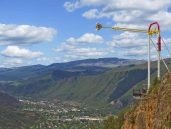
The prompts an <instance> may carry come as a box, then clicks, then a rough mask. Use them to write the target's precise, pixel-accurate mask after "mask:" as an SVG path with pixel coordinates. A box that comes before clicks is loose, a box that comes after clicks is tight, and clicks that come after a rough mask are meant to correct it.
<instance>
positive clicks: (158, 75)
mask: <svg viewBox="0 0 171 129" xmlns="http://www.w3.org/2000/svg"><path fill="white" fill-rule="evenodd" d="M160 59H161V57H160V51H158V74H157V77H158V80H160Z"/></svg>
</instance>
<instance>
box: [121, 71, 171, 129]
mask: <svg viewBox="0 0 171 129" xmlns="http://www.w3.org/2000/svg"><path fill="white" fill-rule="evenodd" d="M124 117H125V121H124V125H123V126H122V129H171V72H170V73H167V74H166V75H165V76H164V77H163V78H162V79H161V82H157V83H155V84H154V85H153V86H152V87H151V89H150V91H149V94H148V95H147V96H145V97H144V99H143V100H141V101H140V102H139V103H138V104H137V106H135V107H134V108H132V109H131V110H130V111H129V112H127V113H126V114H125V116H124Z"/></svg>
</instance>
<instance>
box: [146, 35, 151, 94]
mask: <svg viewBox="0 0 171 129" xmlns="http://www.w3.org/2000/svg"><path fill="white" fill-rule="evenodd" d="M148 40H149V41H148V89H147V92H148V91H149V89H150V41H151V36H150V35H148Z"/></svg>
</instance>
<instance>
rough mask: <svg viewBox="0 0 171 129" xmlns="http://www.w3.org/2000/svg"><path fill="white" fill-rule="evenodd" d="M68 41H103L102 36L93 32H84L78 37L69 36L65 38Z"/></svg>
mask: <svg viewBox="0 0 171 129" xmlns="http://www.w3.org/2000/svg"><path fill="white" fill-rule="evenodd" d="M66 42H68V43H101V42H103V37H101V36H100V35H96V34H93V33H85V34H83V35H82V36H81V37H79V38H74V37H71V38H69V39H67V40H66Z"/></svg>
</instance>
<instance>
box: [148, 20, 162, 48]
mask: <svg viewBox="0 0 171 129" xmlns="http://www.w3.org/2000/svg"><path fill="white" fill-rule="evenodd" d="M153 25H157V27H158V42H157V45H158V51H161V37H160V25H159V23H158V22H153V23H151V24H150V26H149V28H148V32H149V33H150V31H151V27H152V26H153Z"/></svg>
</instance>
